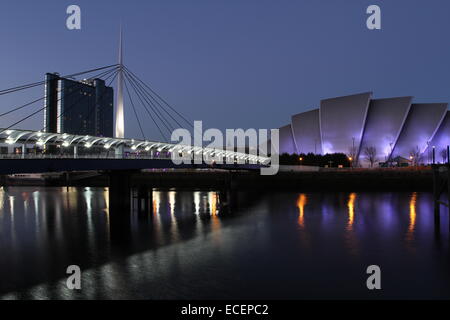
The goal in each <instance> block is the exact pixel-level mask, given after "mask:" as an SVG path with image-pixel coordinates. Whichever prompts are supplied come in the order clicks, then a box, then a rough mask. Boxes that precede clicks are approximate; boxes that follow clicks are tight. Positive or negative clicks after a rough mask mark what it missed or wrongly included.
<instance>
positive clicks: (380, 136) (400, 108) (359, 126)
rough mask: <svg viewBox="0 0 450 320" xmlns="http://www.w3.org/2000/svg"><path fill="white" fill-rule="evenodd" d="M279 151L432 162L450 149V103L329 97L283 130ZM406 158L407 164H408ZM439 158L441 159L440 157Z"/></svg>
mask: <svg viewBox="0 0 450 320" xmlns="http://www.w3.org/2000/svg"><path fill="white" fill-rule="evenodd" d="M279 138H280V144H279V149H280V150H279V152H280V154H282V153H289V154H293V153H298V154H300V153H304V154H307V153H314V154H327V153H344V154H346V155H348V156H349V157H351V158H353V161H354V163H356V164H359V165H360V166H369V162H368V160H367V158H368V154H367V153H368V152H369V150H372V153H373V155H372V156H373V158H375V159H376V162H378V163H381V162H387V161H389V160H392V159H394V158H395V159H397V160H399V162H402V161H406V162H408V161H409V162H411V160H408V159H413V160H414V162H417V163H430V162H431V159H432V157H431V154H432V150H433V149H435V151H436V153H437V154H436V158H438V157H441V158H442V157H443V156H442V154H444V153H445V154H446V152H445V151H446V149H447V146H448V145H450V111H448V104H447V103H413V98H412V97H399V98H388V99H373V98H372V92H367V93H362V94H356V95H351V96H344V97H338V98H332V99H325V100H322V101H321V102H320V107H319V108H318V109H314V110H311V111H307V112H302V113H299V114H297V115H294V116H293V117H292V119H291V123H290V124H288V125H286V126H283V127H281V128H280V131H279ZM404 159H406V160H404ZM438 160H440V159H438Z"/></svg>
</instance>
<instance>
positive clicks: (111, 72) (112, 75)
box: [41, 68, 119, 131]
mask: <svg viewBox="0 0 450 320" xmlns="http://www.w3.org/2000/svg"><path fill="white" fill-rule="evenodd" d="M118 72H119V71H118V68H116V69H113V70H110V71H109V73H110V74H109V75H108V76H107V77H106V78H105V79H103V80H104V81H107V80H108V79H110V78H111V77H113V78H112V79H111V81H110V82H109V83H108V85H107V86H108V87H109V86H111V84H112V82H113V81H114V79H115V78H116V77H117V74H118ZM76 85H77V84H75V85H74V86H76ZM71 88H72V87H71ZM75 92H77V91H72V92H71V93H69V96H70V95H71V94H73V93H75ZM105 92H106V90H104V92H103V93H102V95H101V96H100V99H101V98H103V96H104V94H105ZM85 98H87V96H84V95H83V96H81V98H80V99H78V100H77V101H75V102H74V103H72V104H71V105H70V106H69V107H67V108H65V109H64V111H63V112H62V113H61V114H60V115H58V116H57V117H56V120H58V119H60V118H61V117H63V116H64V115H66V114H67V112H69V111H70V110H72V109H73V108H74V107H75V106H76V105H78V103H80V102H81V101H82V100H83V99H85ZM61 99H62V98H61ZM61 99H59V100H57V102H59V101H61ZM44 109H45V107H44V108H43V109H42V110H44ZM91 114H92V111H91V113H90V114H89V116H88V119H89V117H90V115H91ZM47 129H48V126H47V127H43V128H42V129H41V131H47Z"/></svg>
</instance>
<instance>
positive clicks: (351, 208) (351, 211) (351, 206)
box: [347, 193, 356, 231]
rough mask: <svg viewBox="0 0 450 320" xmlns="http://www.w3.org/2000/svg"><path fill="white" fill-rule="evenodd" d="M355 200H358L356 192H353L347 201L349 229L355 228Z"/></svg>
mask: <svg viewBox="0 0 450 320" xmlns="http://www.w3.org/2000/svg"><path fill="white" fill-rule="evenodd" d="M355 201H356V193H351V194H350V196H349V199H348V202H347V208H348V224H347V229H348V230H349V231H351V230H352V229H353V223H354V222H355Z"/></svg>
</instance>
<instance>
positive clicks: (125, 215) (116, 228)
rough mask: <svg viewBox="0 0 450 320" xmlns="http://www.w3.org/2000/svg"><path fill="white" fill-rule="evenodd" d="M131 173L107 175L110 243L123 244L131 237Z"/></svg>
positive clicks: (118, 172)
mask: <svg viewBox="0 0 450 320" xmlns="http://www.w3.org/2000/svg"><path fill="white" fill-rule="evenodd" d="M130 176H131V172H130V171H111V172H110V173H109V217H110V236H111V241H113V242H115V243H120V244H124V243H126V242H127V241H128V240H129V239H130V237H131V231H130V228H131V186H130V184H131V177H130Z"/></svg>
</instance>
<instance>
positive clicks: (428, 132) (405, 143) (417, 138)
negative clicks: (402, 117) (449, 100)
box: [392, 103, 448, 158]
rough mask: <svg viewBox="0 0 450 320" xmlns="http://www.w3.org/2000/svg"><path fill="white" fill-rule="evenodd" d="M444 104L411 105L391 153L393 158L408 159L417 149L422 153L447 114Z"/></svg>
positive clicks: (446, 106)
mask: <svg viewBox="0 0 450 320" xmlns="http://www.w3.org/2000/svg"><path fill="white" fill-rule="evenodd" d="M447 108H448V105H447V104H446V103H422V104H413V105H412V106H411V110H410V112H409V114H408V117H407V118H406V122H405V124H404V126H403V129H402V132H401V134H400V136H399V139H398V141H397V144H396V145H395V148H394V151H393V154H392V155H393V157H394V158H395V157H397V156H401V157H404V158H409V156H410V155H411V153H412V152H413V151H414V150H416V149H417V148H418V149H419V151H420V152H422V153H423V152H424V151H425V150H426V149H427V145H428V143H431V140H432V139H433V137H434V135H435V133H436V131H437V130H438V128H439V126H440V124H441V123H442V120H443V119H444V117H445V115H446V113H447Z"/></svg>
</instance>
